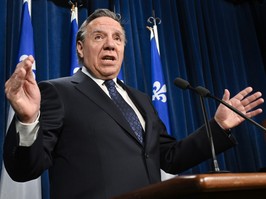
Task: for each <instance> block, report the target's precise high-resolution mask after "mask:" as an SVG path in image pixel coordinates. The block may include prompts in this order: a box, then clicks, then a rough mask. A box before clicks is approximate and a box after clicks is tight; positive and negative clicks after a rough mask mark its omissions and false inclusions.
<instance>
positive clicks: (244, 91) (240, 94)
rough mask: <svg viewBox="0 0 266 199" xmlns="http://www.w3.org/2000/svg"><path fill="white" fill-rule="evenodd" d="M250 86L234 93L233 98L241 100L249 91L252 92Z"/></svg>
mask: <svg viewBox="0 0 266 199" xmlns="http://www.w3.org/2000/svg"><path fill="white" fill-rule="evenodd" d="M252 90H253V89H252V87H247V88H245V89H244V90H242V91H240V92H239V93H238V94H236V95H235V96H234V97H233V98H235V99H238V100H240V101H241V100H242V99H244V98H245V97H246V96H247V95H248V94H249V93H251V92H252Z"/></svg>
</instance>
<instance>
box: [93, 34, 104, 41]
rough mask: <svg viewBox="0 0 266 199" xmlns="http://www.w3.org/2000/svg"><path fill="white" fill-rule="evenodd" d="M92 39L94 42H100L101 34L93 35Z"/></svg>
mask: <svg viewBox="0 0 266 199" xmlns="http://www.w3.org/2000/svg"><path fill="white" fill-rule="evenodd" d="M93 38H94V40H95V41H101V40H102V39H103V35H102V34H95V35H94V37H93Z"/></svg>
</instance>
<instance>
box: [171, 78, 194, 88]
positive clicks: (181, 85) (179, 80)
mask: <svg viewBox="0 0 266 199" xmlns="http://www.w3.org/2000/svg"><path fill="white" fill-rule="evenodd" d="M174 84H175V85H176V86H177V87H179V88H181V89H187V88H189V87H190V84H189V83H188V81H186V80H184V79H182V78H180V77H177V78H176V79H175V80H174Z"/></svg>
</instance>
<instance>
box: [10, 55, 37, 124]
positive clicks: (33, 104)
mask: <svg viewBox="0 0 266 199" xmlns="http://www.w3.org/2000/svg"><path fill="white" fill-rule="evenodd" d="M33 63H34V58H33V56H31V55H30V56H28V57H27V58H26V59H24V60H23V61H22V62H20V63H19V64H18V65H17V67H16V69H15V72H14V73H13V74H12V76H11V77H10V78H9V79H8V80H7V81H6V84H5V93H6V97H7V99H8V100H9V102H10V104H11V106H12V107H13V109H14V111H15V112H16V115H17V116H18V118H19V120H20V121H21V122H24V123H31V122H33V121H35V120H36V118H37V116H38V113H39V110H40V100H41V95H40V90H39V87H38V85H37V82H36V80H35V78H34V75H33V72H32V65H33Z"/></svg>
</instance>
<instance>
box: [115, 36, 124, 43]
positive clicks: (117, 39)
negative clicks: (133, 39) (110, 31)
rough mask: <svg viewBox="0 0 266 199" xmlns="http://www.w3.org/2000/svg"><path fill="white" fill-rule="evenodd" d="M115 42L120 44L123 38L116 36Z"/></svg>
mask: <svg viewBox="0 0 266 199" xmlns="http://www.w3.org/2000/svg"><path fill="white" fill-rule="evenodd" d="M114 40H115V41H117V42H119V43H120V42H122V37H121V35H119V34H117V35H115V36H114Z"/></svg>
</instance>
